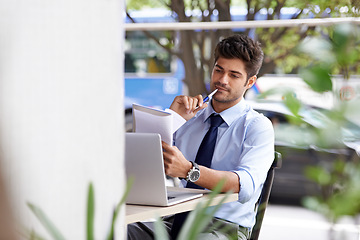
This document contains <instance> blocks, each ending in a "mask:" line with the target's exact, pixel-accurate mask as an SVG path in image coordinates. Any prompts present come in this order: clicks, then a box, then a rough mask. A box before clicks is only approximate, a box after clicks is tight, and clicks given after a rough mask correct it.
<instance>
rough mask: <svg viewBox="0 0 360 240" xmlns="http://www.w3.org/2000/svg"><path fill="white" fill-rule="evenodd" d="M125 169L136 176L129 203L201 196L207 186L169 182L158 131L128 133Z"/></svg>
mask: <svg viewBox="0 0 360 240" xmlns="http://www.w3.org/2000/svg"><path fill="white" fill-rule="evenodd" d="M125 166H126V167H125V169H126V175H127V177H131V176H133V177H134V183H133V185H132V187H131V189H130V192H129V195H128V197H127V200H126V203H128V204H141V205H150V206H171V205H174V204H177V203H181V202H184V201H188V200H191V199H194V198H198V197H201V196H202V195H203V193H204V190H199V189H191V188H175V187H167V186H166V176H165V170H164V160H163V155H162V147H161V137H160V135H159V134H157V133H126V136H125Z"/></svg>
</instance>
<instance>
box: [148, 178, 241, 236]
mask: <svg viewBox="0 0 360 240" xmlns="http://www.w3.org/2000/svg"><path fill="white" fill-rule="evenodd" d="M223 185H224V181H220V182H219V183H218V184H217V185H216V187H215V189H214V190H213V191H212V192H211V193H210V194H209V197H208V200H207V201H206V202H201V203H199V204H198V205H197V206H196V208H195V209H194V210H193V211H191V212H190V213H189V215H188V217H187V219H186V221H185V223H184V225H183V227H182V228H181V230H180V233H179V235H178V238H177V239H180V240H196V239H198V236H199V234H200V233H202V232H203V231H204V230H205V228H206V227H207V226H208V225H209V223H210V221H211V220H212V218H213V216H214V214H215V213H216V211H217V210H218V209H219V208H220V207H221V204H223V203H224V202H225V200H226V199H227V197H228V196H229V194H230V193H226V194H225V196H224V197H223V198H222V199H221V201H220V202H219V203H218V204H216V205H215V206H213V207H210V206H211V205H212V203H213V201H214V198H215V197H216V196H217V195H218V194H219V193H220V191H221V188H222V186H223ZM213 227H214V228H216V227H218V226H213ZM220 231H224V232H226V229H224V228H223V229H220ZM231 237H233V238H231ZM155 239H157V240H166V239H168V233H167V231H166V229H165V226H164V224H163V223H162V221H161V219H160V218H157V221H156V222H155ZM230 239H237V236H230Z"/></svg>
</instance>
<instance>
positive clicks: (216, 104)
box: [128, 35, 274, 239]
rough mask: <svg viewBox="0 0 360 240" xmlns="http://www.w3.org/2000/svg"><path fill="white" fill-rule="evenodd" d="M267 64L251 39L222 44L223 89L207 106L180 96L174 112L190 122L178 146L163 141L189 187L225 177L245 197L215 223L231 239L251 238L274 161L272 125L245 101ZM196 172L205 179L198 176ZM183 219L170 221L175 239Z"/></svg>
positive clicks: (216, 235)
mask: <svg viewBox="0 0 360 240" xmlns="http://www.w3.org/2000/svg"><path fill="white" fill-rule="evenodd" d="M262 60H263V52H262V50H261V48H260V45H259V43H257V42H254V41H253V40H252V39H250V38H249V37H247V36H243V35H234V36H231V37H228V38H226V39H224V40H222V41H221V42H220V43H218V45H217V46H216V49H215V64H214V68H213V71H212V76H211V83H210V87H211V90H215V89H218V90H217V92H216V93H215V95H214V96H213V97H212V99H211V102H210V104H206V103H203V98H202V96H201V95H198V96H196V97H188V96H178V97H176V98H175V99H174V102H173V103H172V104H171V106H170V109H171V110H172V111H174V112H175V113H174V115H178V117H179V116H181V117H182V118H184V120H186V123H184V124H183V125H182V126H181V127H180V128H179V129H178V130H177V132H176V133H175V134H174V143H175V144H174V146H170V145H168V144H166V143H163V149H164V165H165V171H166V174H167V175H169V176H172V177H179V178H182V179H183V180H181V181H182V185H183V186H184V187H185V186H186V187H196V188H206V189H213V188H214V187H215V186H216V185H217V184H218V183H219V182H220V181H221V180H222V179H224V180H225V183H224V185H223V188H222V191H223V192H227V191H233V192H237V193H239V199H238V201H236V202H231V203H226V204H223V205H222V206H221V208H220V209H219V210H218V211H217V212H216V213H215V216H214V220H213V222H220V224H221V225H222V226H224V225H225V226H226V227H228V229H231V231H233V232H230V233H229V235H234V234H235V235H237V237H238V239H247V238H248V237H249V234H250V230H251V228H252V227H253V225H254V224H255V211H254V208H255V204H256V202H257V200H258V198H259V196H260V193H261V189H262V185H263V183H264V181H265V179H266V175H267V171H268V170H269V168H270V166H271V164H272V162H273V158H274V157H273V156H274V132H273V128H272V125H271V122H270V121H269V120H268V119H267V118H266V117H264V116H263V115H261V114H259V113H257V112H255V111H254V110H252V108H251V107H250V106H249V105H248V104H247V103H246V101H245V100H244V99H243V96H244V93H245V92H246V90H247V89H249V88H251V87H252V86H253V85H254V84H255V82H256V78H257V77H256V74H258V72H259V69H260V67H261V64H262ZM216 115H220V117H221V118H220V117H219V116H217V117H215V116H216ZM213 118H216V119H220V120H219V121H220V122H219V124H220V125H219V124H218V125H219V126H216V127H214V126H213V122H214V121H215V120H213ZM216 121H218V120H216ZM210 125H211V127H210ZM210 128H212V129H216V130H214V131H215V132H216V133H215V140H214V141H215V142H214V144H215V146H214V147H212V148H213V150H211V151H210V150H209V149H211V148H209V147H205V148H206V150H205V151H203V150H201V149H202V148H203V147H202V144H203V143H202V142H203V141H205V138H207V137H206V135H207V134H208V133H207V132H208V130H209V129H210ZM204 136H205V137H204ZM203 139H204V140H203ZM208 152H211V155H210V156H211V157H207V158H211V159H210V160H209V159H205V160H199V159H201V155H206V154H208ZM204 161H205V162H206V163H205V162H204ZM208 161H210V162H208ZM194 162H195V163H194ZM196 163H198V166H197V165H196ZM194 172H198V173H199V175H200V176H197V175H194V176H195V177H192V175H193V173H194ZM184 179H186V180H184ZM188 182H189V183H188ZM179 218H180V217H179V216H175V220H174V223H172V222H171V220H169V221H168V219H166V221H167V222H166V224H167V225H168V226H171V228H172V229H171V230H170V234H171V236H172V238H176V234H177V231H178V230H179V228H181V225H182V223H183V221H184V219H183V220H180V221H178V219H179ZM181 218H183V217H181ZM128 229H129V234H130V235H132V233H133V230H134V229H136V230H137V231H142V232H146V231H149V229H151V228H149V229H146V230H140V229H141V227H139V226H129V228H128ZM174 229H175V230H174ZM174 232H175V235H174ZM227 238H228V235H225V234H223V233H222V232H221V231H220V230H218V229H213V230H211V231H210V230H209V229H206V231H204V233H202V234H201V236H199V239H227ZM129 239H131V237H129ZM138 239H140V238H138ZM141 239H146V238H144V237H142V238H141Z"/></svg>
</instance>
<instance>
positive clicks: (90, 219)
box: [25, 178, 134, 240]
mask: <svg viewBox="0 0 360 240" xmlns="http://www.w3.org/2000/svg"><path fill="white" fill-rule="evenodd" d="M133 182H134V179H133V178H129V179H128V181H127V184H126V188H125V192H124V194H123V196H122V198H121V200H120V201H119V203H118V204H117V205H116V208H115V210H114V213H113V217H112V221H111V227H110V230H109V233H108V235H107V237H106V239H107V240H112V239H113V238H114V226H115V223H116V220H117V217H118V215H119V212H120V209H121V206H122V205H123V204H124V203H125V200H126V197H127V195H128V194H129V191H130V189H131V186H132V184H133ZM27 205H28V207H29V208H30V210H31V211H32V212H33V213H34V214H35V216H36V217H37V218H38V219H39V221H40V222H41V224H42V225H43V226H44V228H45V229H46V231H47V232H48V233H49V234H50V236H51V237H52V239H54V240H64V239H66V238H65V237H64V236H63V235H62V234H61V232H60V231H59V230H58V229H57V227H56V226H55V225H54V224H53V223H52V221H51V220H50V219H49V218H48V217H47V215H46V214H45V213H44V212H43V211H42V210H41V208H39V207H37V206H36V205H34V204H32V203H27ZM86 219H87V221H86V239H87V240H93V239H95V237H94V231H95V228H94V219H95V194H94V187H93V184H92V183H90V184H89V187H88V197H87V218H86ZM25 236H26V238H28V239H30V240H43V239H45V238H43V237H42V236H40V235H39V234H38V233H36V232H35V231H30V232H28V233H26V234H25Z"/></svg>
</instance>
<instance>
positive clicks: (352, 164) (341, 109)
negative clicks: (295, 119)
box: [284, 24, 360, 239]
mask: <svg viewBox="0 0 360 240" xmlns="http://www.w3.org/2000/svg"><path fill="white" fill-rule="evenodd" d="M326 31H327V32H328V37H323V38H320V37H312V38H308V39H306V40H305V41H304V42H303V43H302V44H301V45H300V46H299V47H298V48H297V50H298V54H300V55H303V56H304V57H306V58H308V59H311V64H310V65H309V66H307V67H305V68H302V69H301V70H300V76H301V77H302V78H303V80H304V81H305V83H306V84H307V85H308V86H309V87H310V88H311V89H312V90H313V91H315V92H318V93H326V92H329V91H333V93H334V98H335V102H334V107H333V108H332V109H331V110H328V111H323V112H322V114H324V115H325V117H326V119H328V120H329V121H324V122H323V123H322V127H319V128H317V129H315V134H316V135H317V139H318V140H319V142H320V145H321V147H323V148H331V147H334V145H337V146H338V147H339V148H344V149H345V148H346V146H345V144H344V140H351V141H357V142H358V143H359V142H360V136H359V135H358V134H357V133H358V131H359V129H360V127H359V126H356V128H349V126H348V125H349V123H351V121H349V119H348V118H350V117H352V118H353V116H351V115H358V114H359V112H358V111H356V112H354V111H353V109H358V107H357V108H356V107H355V106H359V105H358V104H359V98H358V99H355V100H352V101H343V100H342V99H340V98H339V96H338V95H337V94H336V91H334V90H333V88H334V74H341V76H342V83H341V84H342V85H343V86H346V84H347V81H348V80H349V78H350V76H351V73H356V72H358V68H359V66H360V64H359V63H360V47H359V46H360V28H359V26H356V25H351V24H341V25H335V26H333V27H329V28H327V29H326ZM338 84H339V83H338ZM288 96H291V94H289V95H288ZM284 101H285V105H286V106H287V107H288V108H289V109H290V110H291V112H292V113H293V114H294V115H295V116H298V114H297V113H298V111H299V109H301V102H300V101H298V100H296V99H293V98H291V97H286V98H285V99H284ZM300 121H301V119H300ZM354 125H355V124H354ZM305 174H306V176H307V177H308V178H309V179H310V180H312V181H314V182H316V183H317V184H318V185H319V186H320V189H321V191H320V194H319V196H309V197H306V198H305V199H304V201H303V203H304V205H305V206H306V207H308V208H310V209H312V210H315V211H318V212H320V213H321V214H323V215H324V216H325V217H326V218H327V219H328V220H329V221H330V222H332V223H333V224H335V223H336V222H337V221H339V219H341V218H342V217H344V216H353V217H354V221H356V217H357V216H359V214H360V185H359V181H360V156H359V153H357V154H356V153H353V154H352V155H349V154H348V153H344V154H343V155H340V157H339V159H337V160H336V161H334V162H332V163H330V162H321V163H319V165H318V166H310V167H308V168H307V169H306V172H305ZM329 236H330V237H331V238H335V236H336V234H333V232H332V233H331V234H330V235H329ZM342 239H343V238H342Z"/></svg>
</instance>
